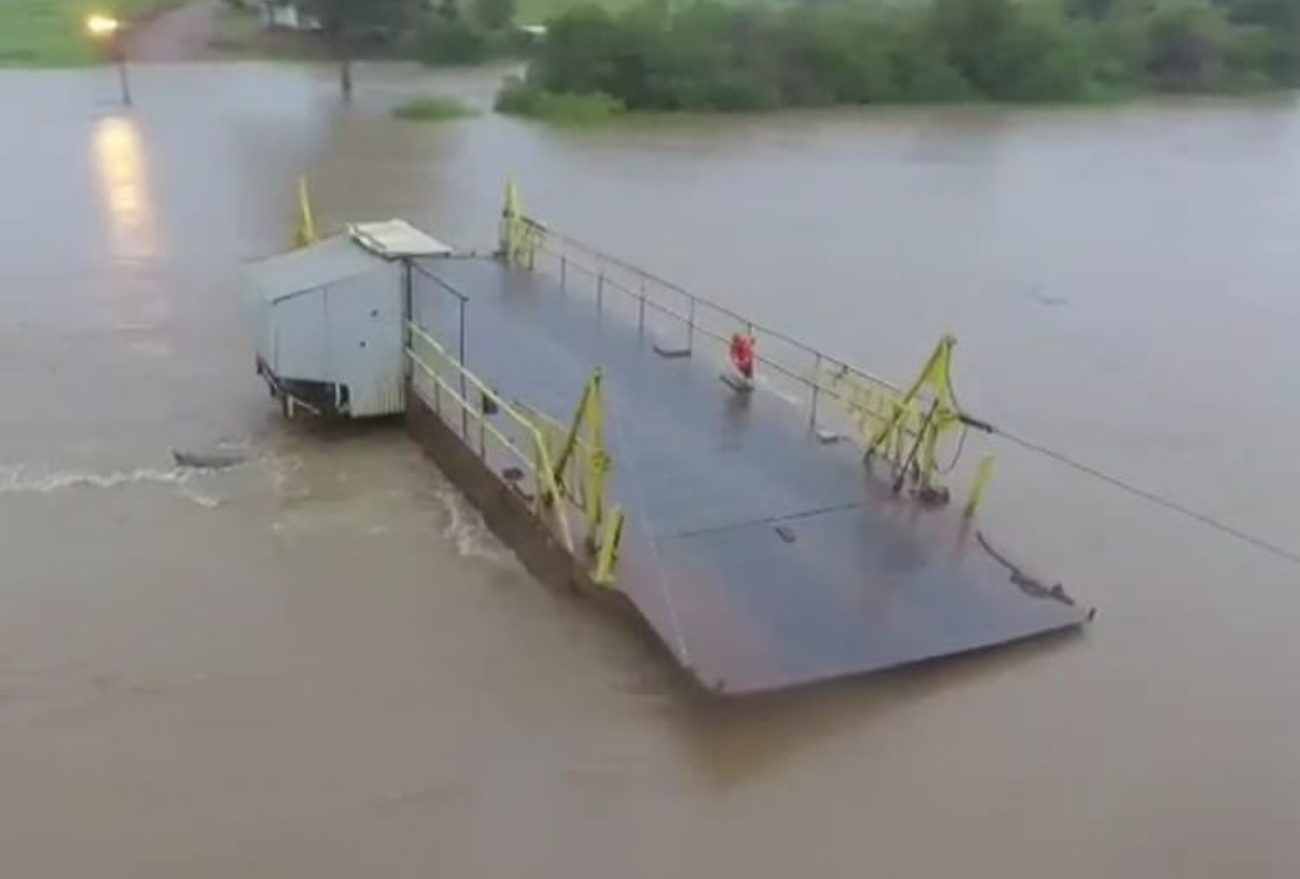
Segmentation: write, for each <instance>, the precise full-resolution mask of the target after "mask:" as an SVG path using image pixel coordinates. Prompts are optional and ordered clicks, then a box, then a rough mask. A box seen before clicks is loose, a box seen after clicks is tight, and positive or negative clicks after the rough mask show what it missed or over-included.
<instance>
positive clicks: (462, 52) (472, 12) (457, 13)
mask: <svg viewBox="0 0 1300 879" xmlns="http://www.w3.org/2000/svg"><path fill="white" fill-rule="evenodd" d="M468 8H469V11H468V12H462V11H461V5H459V4H457V3H455V2H444V3H443V4H442V5H440V6H437V7H435V9H434V11H433V12H431V13H430V14H429V15H427V16H426V17H425V19H424V21H423V23H422V25H421V27H420V30H419V38H418V42H417V48H416V57H418V58H419V59H420V61H422V62H423V63H425V64H428V65H431V66H445V65H461V64H479V63H482V62H484V61H488V60H491V59H493V58H502V57H513V56H519V55H522V54H523V53H524V52H525V51H526V50H527V49H528V47H529V45H530V42H531V38H530V37H529V36H528V35H527V34H525V33H523V32H522V31H520V30H518V29H517V28H516V27H515V25H514V16H515V0H473V2H472V3H469V4H468Z"/></svg>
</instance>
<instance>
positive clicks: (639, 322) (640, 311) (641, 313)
mask: <svg viewBox="0 0 1300 879" xmlns="http://www.w3.org/2000/svg"><path fill="white" fill-rule="evenodd" d="M637 301H638V303H639V304H638V306H637V315H636V331H637V333H638V335H640V334H644V333H645V281H644V280H642V281H641V297H640V298H639V299H638V300H637Z"/></svg>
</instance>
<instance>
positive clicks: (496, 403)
mask: <svg viewBox="0 0 1300 879" xmlns="http://www.w3.org/2000/svg"><path fill="white" fill-rule="evenodd" d="M407 329H408V330H409V332H410V333H411V337H412V339H413V340H418V341H419V342H420V344H422V345H427V346H429V347H430V348H432V349H433V351H434V352H435V353H436V354H437V355H438V356H439V357H440V359H441V360H442V361H443V362H444V363H446V364H448V366H449V368H450V371H451V372H454V373H455V374H456V375H455V377H456V379H457V380H458V381H457V382H456V384H459V385H461V389H458V388H457V387H456V384H453V383H452V382H450V381H448V380H447V379H446V378H444V377H443V375H442V374H440V373H439V371H438V370H437V369H436V368H435V367H434V366H432V365H430V364H429V363H428V362H426V360H425V359H424V358H423V357H421V355H420V354H419V353H418V352H417V351H415V346H414V344H412V345H408V346H407V347H406V356H407V357H408V358H409V359H410V361H411V363H412V364H413V365H414V366H415V367H416V368H418V369H419V370H420V372H421V373H423V374H424V375H425V376H427V377H428V378H430V379H431V380H432V381H433V382H434V387H435V392H434V399H433V400H432V401H429V400H428V399H427V397H426V398H425V401H426V402H431V403H432V404H433V406H434V411H435V412H436V413H437V415H438V417H439V418H442V396H443V395H444V394H445V395H446V396H448V397H450V399H451V400H452V402H454V403H455V404H456V405H457V406H458V407H459V408H460V411H461V414H462V418H461V424H462V428H461V430H462V437H461V438H462V440H464V441H465V444H466V446H467V447H470V448H471V449H472V448H473V445H472V443H470V441H469V436H468V425H467V421H468V420H469V419H472V420H473V421H474V422H475V423H476V424H477V426H478V430H479V443H478V449H477V451H478V454H479V457H480V458H484V459H485V458H486V455H487V448H486V437H487V436H491V437H492V438H493V439H494V440H496V441H497V442H498V443H499V444H500V445H501V447H502V448H504V449H505V450H506V451H508V452H509V453H510V454H511V455H513V456H514V457H515V458H516V459H517V460H518V461H519V462H520V463H521V464H522V465H523V466H524V468H525V469H526V470H527V471H528V472H529V473H531V474H532V477H533V502H534V505H535V506H536V508H537V510H538V512H539V513H540V512H541V510H542V508H543V507H545V506H547V505H549V506H550V507H551V508H552V509H553V511H554V513H555V517H556V524H557V526H558V527H559V529H560V536H561V538H562V539H563V541H564V543H565V546H566V548H567V549H568V550H569V551H570V552H572V551H573V537H572V534H571V532H570V530H569V525H568V519H567V518H566V516H565V515H564V510H563V505H562V503H561V500H562V499H563V494H562V492H561V491H560V487H559V485H558V483H557V482H556V479H555V469H554V466H553V464H552V462H551V458H550V452H549V450H548V449H547V445H546V441H545V438H544V437H543V434H542V431H541V430H540V429H539V428H538V427H537V425H536V424H534V423H533V422H532V420H531V419H530V418H528V417H527V416H526V415H524V414H523V413H521V412H520V411H519V410H518V409H517V408H515V406H513V405H512V404H510V403H508V402H507V401H506V400H505V399H503V398H502V397H501V395H500V394H498V393H497V392H496V391H494V390H493V389H492V388H491V387H489V386H488V385H487V384H486V383H485V382H484V381H483V380H482V379H480V378H479V377H478V376H477V375H475V374H474V373H472V372H470V371H469V369H467V368H466V367H465V365H464V364H463V363H461V362H460V361H459V360H458V359H457V358H456V357H455V356H453V355H452V354H451V353H450V352H448V351H447V349H446V348H445V347H444V346H443V345H442V343H440V342H439V341H438V340H437V339H435V338H433V336H430V335H429V334H428V333H426V332H425V331H424V330H423V329H421V328H420V327H419V326H417V325H416V324H415V323H414V322H411V321H407ZM465 385H468V386H470V387H472V388H473V389H474V390H475V391H476V392H477V393H478V394H479V395H481V398H482V399H483V400H486V401H489V402H491V403H492V405H493V407H494V408H495V410H496V411H497V412H499V413H500V414H502V415H504V416H505V417H506V419H507V420H508V421H509V422H511V423H512V424H514V425H515V426H516V427H517V428H518V429H519V430H520V431H521V432H522V433H523V435H524V437H525V438H526V439H527V440H528V441H529V443H530V445H531V446H532V456H531V457H530V456H529V455H528V454H527V453H525V452H524V451H523V450H522V449H520V448H519V447H518V445H516V444H515V442H514V441H513V440H512V439H511V438H510V437H508V436H507V435H506V434H505V433H504V432H502V431H501V430H499V429H498V428H497V427H496V426H495V425H493V424H491V423H490V422H489V421H488V420H487V418H486V416H485V414H484V412H483V411H481V409H480V407H478V406H475V405H473V404H471V403H470V402H469V400H467V399H466V397H465V394H464V392H463V388H464V386H465ZM415 387H416V390H417V392H419V393H421V396H422V397H423V396H424V394H423V392H421V391H420V389H419V386H418V385H416V386H415ZM443 420H444V422H445V421H446V419H443Z"/></svg>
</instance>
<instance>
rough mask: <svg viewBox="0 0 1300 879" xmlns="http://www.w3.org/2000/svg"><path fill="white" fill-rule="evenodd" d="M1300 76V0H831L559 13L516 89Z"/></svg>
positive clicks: (1223, 81) (1014, 97)
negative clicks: (922, 0)
mask: <svg viewBox="0 0 1300 879" xmlns="http://www.w3.org/2000/svg"><path fill="white" fill-rule="evenodd" d="M1298 81H1300V0H1216V2H1206V0H931V2H926V3H896V2H888V0H823V2H819V3H815V4H802V5H799V6H765V5H741V6H738V5H734V4H720V3H716V2H711V0H703V2H698V3H694V4H691V5H687V6H684V7H680V8H676V9H674V8H672V6H670V5H669V4H667V3H666V2H665V0H648V2H645V3H644V4H643V5H641V6H637V7H635V8H633V9H630V10H628V11H626V12H623V13H611V12H609V11H606V10H605V9H602V8H600V7H598V6H594V5H588V6H581V7H578V8H574V9H571V10H569V11H567V12H565V13H563V14H562V15H560V16H558V17H557V18H555V19H553V20H552V21H550V22H549V23H548V34H547V39H546V40H545V41H544V42H543V43H542V45H541V46H540V48H539V50H538V54H537V55H536V57H535V58H534V60H533V61H532V63H531V64H530V66H529V69H528V73H527V76H526V77H525V79H524V80H523V81H522V82H516V83H514V84H512V85H511V86H510V87H509V94H504V95H503V96H502V104H503V106H504V107H507V108H509V107H516V108H525V107H527V106H528V105H529V100H528V98H529V96H530V95H532V96H536V95H539V94H542V93H546V94H551V95H560V96H564V95H569V96H605V97H607V98H608V99H610V101H611V102H612V105H615V106H624V107H626V108H627V109H630V110H656V111H672V110H711V111H716V110H724V111H725V110H749V109H762V108H770V107H778V106H818V105H830V104H846V103H848V104H868V103H881V102H905V101H913V102H918V101H956V100H987V101H1078V100H1087V99H1091V98H1093V97H1097V96H1102V95H1106V94H1110V93H1117V92H1118V93H1132V92H1144V91H1171V92H1219V91H1233V90H1242V89H1258V88H1262V87H1271V86H1279V87H1285V86H1293V85H1296V84H1297V83H1298Z"/></svg>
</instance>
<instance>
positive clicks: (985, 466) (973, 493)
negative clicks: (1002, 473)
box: [965, 455, 993, 519]
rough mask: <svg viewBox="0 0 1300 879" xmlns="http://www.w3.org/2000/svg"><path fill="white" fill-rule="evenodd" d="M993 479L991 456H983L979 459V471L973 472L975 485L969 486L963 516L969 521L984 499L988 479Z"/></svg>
mask: <svg viewBox="0 0 1300 879" xmlns="http://www.w3.org/2000/svg"><path fill="white" fill-rule="evenodd" d="M992 477H993V456H992V455H985V456H984V457H983V458H980V464H979V469H978V470H976V471H975V483H974V484H973V485H972V486H971V490H970V498H969V499H968V500H967V501H966V510H965V516H966V518H967V519H969V518H970V517H971V516H973V515H975V510H976V509H977V508H978V507H979V505H980V501H982V500H983V499H984V489H985V488H987V487H988V484H989V479H991V478H992Z"/></svg>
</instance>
